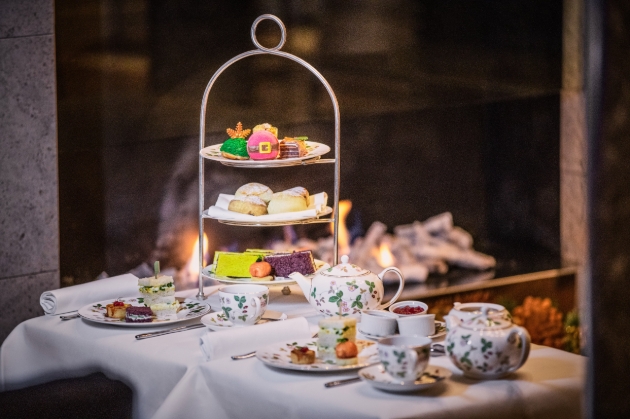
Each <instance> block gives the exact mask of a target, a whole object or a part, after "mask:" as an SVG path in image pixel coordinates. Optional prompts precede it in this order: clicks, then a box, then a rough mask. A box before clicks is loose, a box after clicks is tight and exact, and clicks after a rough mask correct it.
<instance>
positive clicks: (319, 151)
mask: <svg viewBox="0 0 630 419" xmlns="http://www.w3.org/2000/svg"><path fill="white" fill-rule="evenodd" d="M222 145H223V143H221V144H214V145H211V146H208V147H205V148H203V149H201V151H200V152H199V154H200V155H201V157H203V158H205V159H210V160H215V161H218V162H221V163H222V164H224V165H226V166H235V167H260V168H263V167H284V166H294V165H296V164H301V163H302V162H306V161H308V160H312V159H315V158H317V159H319V158H320V157H321V156H323V155H324V154H326V153H328V152H329V151H330V147H328V146H327V145H326V144H322V143H318V142H315V141H306V150H307V151H308V153H307V154H306V155H305V156H302V157H293V158H289V159H273V160H251V159H249V160H231V159H227V158H225V157H223V156H222V155H221V150H220V149H221V146H222Z"/></svg>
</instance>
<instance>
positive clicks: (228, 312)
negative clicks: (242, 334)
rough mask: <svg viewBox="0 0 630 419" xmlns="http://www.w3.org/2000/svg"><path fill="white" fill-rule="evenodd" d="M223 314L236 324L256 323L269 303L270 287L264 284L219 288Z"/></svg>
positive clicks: (247, 324)
mask: <svg viewBox="0 0 630 419" xmlns="http://www.w3.org/2000/svg"><path fill="white" fill-rule="evenodd" d="M219 301H221V309H222V310H223V314H224V315H225V316H226V317H227V319H229V320H230V321H231V322H232V324H233V325H234V326H249V325H252V324H256V322H258V321H259V320H260V319H261V318H262V315H263V314H264V313H265V310H266V309H267V304H269V288H267V287H266V286H264V285H253V284H252V285H249V284H248V285H228V286H226V287H222V288H220V289H219Z"/></svg>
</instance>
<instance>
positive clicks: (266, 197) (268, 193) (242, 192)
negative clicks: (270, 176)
mask: <svg viewBox="0 0 630 419" xmlns="http://www.w3.org/2000/svg"><path fill="white" fill-rule="evenodd" d="M272 195H273V191H272V190H271V189H269V187H268V186H265V185H263V184H262V183H256V182H252V183H246V184H245V185H243V186H241V187H240V188H238V189H237V190H236V193H235V194H234V198H244V197H246V196H257V197H258V198H260V199H262V200H263V201H265V204H268V203H269V201H270V200H271V197H272Z"/></svg>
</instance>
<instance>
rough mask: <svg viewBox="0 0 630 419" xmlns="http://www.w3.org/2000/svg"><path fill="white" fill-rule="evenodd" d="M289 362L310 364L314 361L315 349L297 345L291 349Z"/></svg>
mask: <svg viewBox="0 0 630 419" xmlns="http://www.w3.org/2000/svg"><path fill="white" fill-rule="evenodd" d="M291 362H292V363H294V364H312V363H313V362H315V351H313V350H312V349H308V347H306V346H297V347H295V348H294V349H293V350H292V351H291Z"/></svg>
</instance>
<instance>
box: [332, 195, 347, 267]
mask: <svg viewBox="0 0 630 419" xmlns="http://www.w3.org/2000/svg"><path fill="white" fill-rule="evenodd" d="M351 209H352V201H350V200H348V199H346V200H342V201H339V227H338V228H339V234H338V236H337V241H338V244H339V254H340V255H347V254H348V253H349V252H350V233H349V232H348V227H347V226H346V219H347V218H348V214H349V213H350V210H351ZM333 228H334V227H333V224H332V223H331V224H330V232H331V234H332V232H333Z"/></svg>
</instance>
